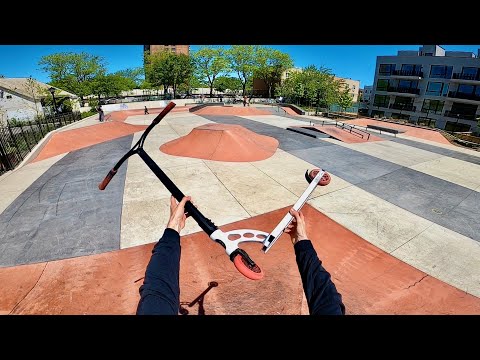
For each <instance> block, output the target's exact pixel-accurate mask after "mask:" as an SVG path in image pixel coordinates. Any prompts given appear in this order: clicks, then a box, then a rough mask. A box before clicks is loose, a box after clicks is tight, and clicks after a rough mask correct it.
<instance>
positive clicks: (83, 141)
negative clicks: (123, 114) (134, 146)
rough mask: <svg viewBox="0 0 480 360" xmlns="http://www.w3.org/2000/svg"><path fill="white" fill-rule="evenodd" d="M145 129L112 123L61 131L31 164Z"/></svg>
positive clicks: (144, 127) (139, 126) (142, 126)
mask: <svg viewBox="0 0 480 360" xmlns="http://www.w3.org/2000/svg"><path fill="white" fill-rule="evenodd" d="M146 128H147V126H144V125H130V124H125V123H122V122H116V121H113V122H105V123H99V124H96V125H91V126H86V127H83V128H79V129H72V130H66V131H61V132H58V133H56V134H53V136H52V137H51V138H50V139H49V140H48V142H47V144H46V145H45V146H44V148H43V149H42V150H41V151H40V152H39V153H38V155H37V156H36V158H35V159H34V160H33V161H32V162H35V161H40V160H44V159H47V158H49V157H52V156H56V155H59V154H63V153H66V152H70V151H74V150H79V149H82V148H85V147H88V146H91V145H95V144H99V143H102V142H105V141H109V140H113V139H116V138H119V137H122V136H126V135H130V134H133V133H135V132H138V131H142V130H145V129H146Z"/></svg>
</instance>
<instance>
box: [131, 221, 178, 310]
mask: <svg viewBox="0 0 480 360" xmlns="http://www.w3.org/2000/svg"><path fill="white" fill-rule="evenodd" d="M180 252H181V248H180V234H179V233H178V232H177V231H175V230H173V229H169V228H167V229H165V232H164V233H163V236H162V238H161V239H160V240H159V241H158V242H157V243H156V244H155V247H154V248H153V251H152V257H151V258H150V262H149V263H148V266H147V270H146V271H145V280H144V281H143V285H142V286H141V287H140V302H139V303H138V308H137V315H177V314H178V309H179V307H180V299H179V295H180V287H179V273H180Z"/></svg>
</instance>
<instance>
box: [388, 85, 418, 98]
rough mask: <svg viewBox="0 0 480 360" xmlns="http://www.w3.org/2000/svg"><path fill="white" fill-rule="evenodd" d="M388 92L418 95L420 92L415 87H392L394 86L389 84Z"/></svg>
mask: <svg viewBox="0 0 480 360" xmlns="http://www.w3.org/2000/svg"><path fill="white" fill-rule="evenodd" d="M387 91H388V92H392V93H399V94H406V95H408V94H410V95H413V96H415V95H419V94H420V89H415V88H404V87H394V86H389V87H388V88H387Z"/></svg>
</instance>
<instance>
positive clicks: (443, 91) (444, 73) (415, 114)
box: [368, 45, 480, 131]
mask: <svg viewBox="0 0 480 360" xmlns="http://www.w3.org/2000/svg"><path fill="white" fill-rule="evenodd" d="M479 105H480V49H479V51H478V53H477V54H474V53H471V52H461V51H446V50H445V49H444V48H443V47H441V46H439V45H423V46H421V47H420V48H419V50H418V51H398V53H397V55H396V56H377V64H376V67H375V80H374V84H373V91H372V94H371V96H370V104H369V105H368V112H369V114H370V116H375V115H378V116H380V117H383V116H386V117H392V118H398V119H406V120H408V121H409V122H412V123H417V124H419V125H427V126H431V127H437V128H440V129H445V130H449V131H476V130H478V121H477V120H476V119H477V117H479V116H480V109H479Z"/></svg>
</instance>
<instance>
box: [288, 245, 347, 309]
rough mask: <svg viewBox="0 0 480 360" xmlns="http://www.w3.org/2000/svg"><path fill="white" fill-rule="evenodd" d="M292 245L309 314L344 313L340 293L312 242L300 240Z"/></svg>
mask: <svg viewBox="0 0 480 360" xmlns="http://www.w3.org/2000/svg"><path fill="white" fill-rule="evenodd" d="M293 247H294V249H295V256H296V260H297V265H298V270H299V271H300V276H301V278H302V284H303V291H304V292H305V297H306V298H307V304H308V310H309V311H310V315H345V305H343V303H342V295H340V294H339V293H338V292H337V288H336V287H335V284H334V283H333V282H332V280H331V277H330V274H329V273H328V271H327V270H325V268H324V267H323V266H322V262H321V261H320V259H319V258H318V256H317V252H316V251H315V249H314V248H313V245H312V242H311V241H310V240H306V239H305V240H301V241H298V242H297V243H296V244H295V245H294V246H293Z"/></svg>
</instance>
